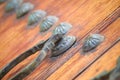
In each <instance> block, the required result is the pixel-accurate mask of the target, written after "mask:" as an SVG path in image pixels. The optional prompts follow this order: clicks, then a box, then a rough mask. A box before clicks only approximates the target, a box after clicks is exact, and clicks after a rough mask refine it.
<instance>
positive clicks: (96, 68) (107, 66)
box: [76, 41, 120, 80]
mask: <svg viewBox="0 0 120 80" xmlns="http://www.w3.org/2000/svg"><path fill="white" fill-rule="evenodd" d="M119 56H120V41H119V42H118V43H117V44H116V45H115V46H113V47H112V48H111V49H110V50H108V51H107V52H106V53H105V54H104V55H103V56H102V57H100V58H99V59H98V60H97V61H96V62H95V63H94V64H92V66H90V67H89V68H88V69H87V70H86V71H84V72H83V73H82V74H81V75H80V76H78V77H77V78H76V80H90V79H92V78H93V77H95V76H97V75H98V74H100V73H101V72H103V71H105V70H106V71H110V70H111V69H113V68H114V67H115V65H116V61H117V58H118V57H119ZM86 76H87V77H86Z"/></svg>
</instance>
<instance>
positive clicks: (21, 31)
mask: <svg viewBox="0 0 120 80" xmlns="http://www.w3.org/2000/svg"><path fill="white" fill-rule="evenodd" d="M25 1H30V2H31V3H33V4H34V5H35V9H34V10H37V9H42V10H45V11H46V12H47V13H48V15H54V16H57V17H59V19H60V20H59V22H58V23H57V24H59V23H60V22H63V21H65V22H69V23H71V24H72V25H73V27H72V29H71V30H70V32H69V33H68V34H69V35H74V36H76V37H77V42H76V43H75V45H74V46H73V47H72V48H71V49H70V50H68V51H67V52H65V53H64V54H63V55H60V56H58V57H54V58H46V59H45V60H44V61H43V62H42V64H40V66H39V67H38V68H37V69H35V70H34V71H33V72H32V73H31V74H30V75H28V76H27V77H26V78H25V80H46V79H47V80H72V79H77V80H90V79H91V78H92V77H93V76H96V75H97V74H99V73H100V72H102V71H103V70H110V69H112V68H113V67H114V66H115V63H116V59H117V57H118V56H120V46H119V45H120V42H119V41H116V40H118V39H119V38H120V18H119V17H120V0H25ZM5 5H6V3H4V4H1V5H0V10H1V12H0V69H1V68H2V67H3V66H5V65H6V64H7V63H9V62H10V61H11V60H13V59H14V58H15V57H17V56H18V55H20V54H21V53H22V52H24V51H26V50H27V49H29V48H31V47H32V46H33V45H35V44H36V43H38V42H39V41H41V40H44V39H46V38H48V37H49V36H50V35H51V33H52V30H53V29H54V28H55V27H53V28H51V29H50V30H49V31H48V32H46V33H44V34H40V33H39V31H40V30H39V25H37V26H35V27H34V28H28V27H27V19H28V15H29V14H28V15H26V16H24V17H22V18H20V19H16V15H15V13H14V12H12V13H5V12H4V8H5ZM90 33H100V34H102V35H104V36H105V41H104V42H103V43H102V44H100V46H98V47H97V48H96V49H95V50H94V51H92V52H90V53H88V54H87V55H81V49H80V48H81V46H82V42H83V40H84V38H85V37H86V36H87V35H88V34H90ZM38 53H39V52H37V53H36V54H35V55H33V56H31V57H29V58H27V59H26V60H24V61H23V62H21V63H20V64H19V65H17V66H16V67H15V68H14V69H12V70H11V71H10V72H9V73H8V74H7V75H6V76H5V77H4V78H3V80H8V79H9V78H10V77H12V76H13V75H15V74H16V73H17V72H18V71H19V70H20V69H22V68H23V67H25V66H26V65H27V64H28V63H30V62H31V61H32V60H33V59H34V58H35V57H36V56H37V55H38ZM109 59H110V60H109ZM98 63H99V64H98ZM108 64H109V66H107V65H108ZM96 70H97V71H96Z"/></svg>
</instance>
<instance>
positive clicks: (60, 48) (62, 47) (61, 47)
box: [52, 36, 76, 57]
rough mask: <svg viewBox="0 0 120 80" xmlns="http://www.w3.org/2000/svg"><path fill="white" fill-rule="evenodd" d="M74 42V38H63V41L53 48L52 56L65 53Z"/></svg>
mask: <svg viewBox="0 0 120 80" xmlns="http://www.w3.org/2000/svg"><path fill="white" fill-rule="evenodd" d="M75 41H76V38H75V37H74V36H64V37H63V39H62V40H61V41H60V42H59V43H58V44H57V45H56V46H55V48H53V50H52V56H53V57H55V56H58V55H60V54H62V53H64V52H65V51H67V50H68V49H69V48H70V47H71V46H72V45H73V44H74V43H75Z"/></svg>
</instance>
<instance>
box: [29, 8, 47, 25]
mask: <svg viewBox="0 0 120 80" xmlns="http://www.w3.org/2000/svg"><path fill="white" fill-rule="evenodd" d="M45 16H46V12H45V11H43V10H36V11H34V12H32V13H31V14H30V16H29V18H28V25H32V24H35V23H37V22H39V21H41V20H42V19H43V18H44V17H45Z"/></svg>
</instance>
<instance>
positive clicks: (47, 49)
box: [10, 34, 63, 80]
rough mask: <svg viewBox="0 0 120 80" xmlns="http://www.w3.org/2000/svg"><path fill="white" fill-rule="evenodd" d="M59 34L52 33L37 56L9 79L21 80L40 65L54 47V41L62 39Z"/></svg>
mask: <svg viewBox="0 0 120 80" xmlns="http://www.w3.org/2000/svg"><path fill="white" fill-rule="evenodd" d="M62 36H63V35H61V34H57V35H54V36H52V37H50V38H49V40H48V41H47V42H46V43H45V44H44V46H43V48H42V50H41V52H40V54H39V55H38V57H37V58H35V59H34V60H33V61H32V62H31V63H30V64H29V65H27V66H26V67H25V68H23V69H22V70H21V71H20V72H18V73H17V74H16V75H15V76H13V77H12V78H11V79H10V80H22V79H23V78H24V77H26V76H27V75H29V74H30V73H31V72H32V71H33V70H34V69H35V68H36V67H38V66H39V65H40V63H41V62H42V61H43V60H44V59H45V57H46V56H47V54H48V53H50V52H51V50H52V49H53V48H54V47H55V44H56V42H58V41H59V40H61V39H62Z"/></svg>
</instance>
